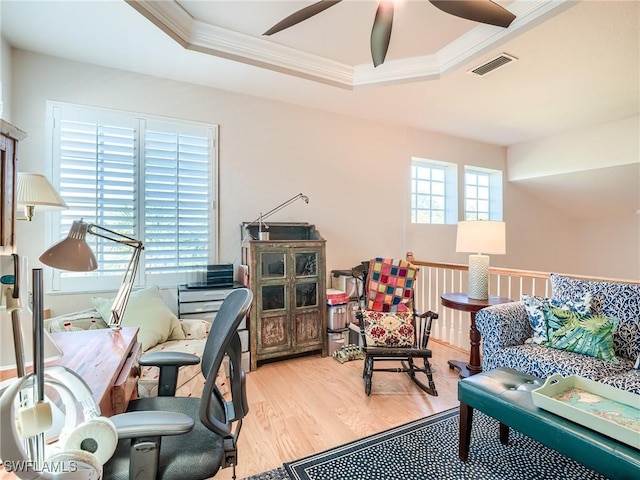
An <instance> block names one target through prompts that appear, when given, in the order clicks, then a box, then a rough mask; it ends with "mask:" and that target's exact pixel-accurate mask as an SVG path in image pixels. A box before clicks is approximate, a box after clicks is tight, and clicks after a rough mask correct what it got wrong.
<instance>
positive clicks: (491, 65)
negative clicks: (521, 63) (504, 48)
mask: <svg viewBox="0 0 640 480" xmlns="http://www.w3.org/2000/svg"><path fill="white" fill-rule="evenodd" d="M517 61H518V58H517V57H514V56H513V55H509V54H507V53H501V54H500V55H498V56H497V57H495V58H492V59H491V60H489V61H488V62H484V63H483V64H482V65H478V66H476V67H473V68H472V69H471V70H467V73H472V74H474V75H477V76H479V77H484V76H486V75H489V74H490V73H493V72H495V71H496V70H498V69H499V68H502V67H504V66H506V65H509V64H510V63H513V62H517Z"/></svg>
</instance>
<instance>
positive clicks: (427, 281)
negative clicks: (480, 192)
mask: <svg viewBox="0 0 640 480" xmlns="http://www.w3.org/2000/svg"><path fill="white" fill-rule="evenodd" d="M407 261H409V262H411V263H413V264H414V265H417V266H419V267H421V268H420V269H421V272H420V275H419V277H418V283H417V286H416V289H415V295H416V306H417V307H418V309H419V310H420V311H426V310H433V311H434V312H438V313H439V318H438V319H437V320H435V321H434V324H433V327H432V330H431V338H434V339H436V340H438V341H441V342H445V343H448V344H450V345H452V346H455V347H457V348H460V349H463V350H469V323H470V318H469V315H468V314H466V313H465V312H460V311H457V310H452V309H449V308H445V307H443V306H442V305H441V303H440V296H441V295H442V294H443V293H448V292H465V291H466V290H467V272H468V270H469V267H468V266H467V265H461V264H456V263H441V262H428V261H424V260H417V259H416V258H415V257H414V256H413V253H412V252H408V253H407ZM562 275H564V276H567V277H572V278H579V279H581V280H595V281H608V282H618V283H630V284H634V285H640V280H627V279H615V278H603V277H591V276H585V275H575V274H565V273H562ZM489 293H490V294H491V295H497V296H502V297H508V298H511V299H512V300H514V301H519V300H520V299H521V298H522V295H540V296H545V297H548V296H551V282H550V279H549V272H536V271H531V270H518V269H513V268H499V267H489Z"/></svg>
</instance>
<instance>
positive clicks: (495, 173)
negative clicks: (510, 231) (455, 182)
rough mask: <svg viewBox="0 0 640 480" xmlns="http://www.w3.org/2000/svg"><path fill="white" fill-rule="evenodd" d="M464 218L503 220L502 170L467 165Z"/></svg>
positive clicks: (465, 172)
mask: <svg viewBox="0 0 640 480" xmlns="http://www.w3.org/2000/svg"><path fill="white" fill-rule="evenodd" d="M464 219H465V220H498V221H499V220H502V172H501V171H500V170H491V169H488V168H479V167H465V169H464Z"/></svg>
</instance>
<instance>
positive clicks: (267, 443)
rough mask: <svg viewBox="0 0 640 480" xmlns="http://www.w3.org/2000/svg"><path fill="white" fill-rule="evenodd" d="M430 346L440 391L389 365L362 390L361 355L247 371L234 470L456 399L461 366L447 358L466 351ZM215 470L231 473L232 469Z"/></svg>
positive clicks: (295, 454) (262, 465)
mask: <svg viewBox="0 0 640 480" xmlns="http://www.w3.org/2000/svg"><path fill="white" fill-rule="evenodd" d="M430 347H431V349H432V350H433V358H432V362H431V365H432V368H433V370H434V381H435V383H436V387H437V389H438V396H437V397H433V396H430V395H427V394H425V393H424V392H422V390H420V389H418V388H417V387H416V386H415V384H414V383H413V382H411V380H410V379H409V377H408V376H407V375H404V374H401V373H387V372H374V374H373V387H372V392H371V396H370V397H367V396H366V395H365V393H364V381H363V379H362V364H363V362H362V360H354V361H351V362H346V363H344V364H340V363H339V362H337V361H335V360H334V359H333V358H331V357H325V358H321V357H320V356H319V355H314V356H306V357H300V358H296V359H292V360H283V361H279V362H274V363H268V364H265V365H261V366H260V367H259V368H258V369H257V370H256V371H254V372H250V373H248V374H247V397H248V401H249V408H250V411H249V415H248V416H247V417H246V418H245V420H244V424H243V426H242V431H241V433H240V439H239V442H238V443H239V445H238V455H239V458H238V467H237V476H238V478H245V477H247V476H250V475H255V474H257V473H260V472H263V471H266V470H271V469H273V468H276V467H280V466H282V464H283V463H284V462H287V461H291V460H295V459H297V458H301V457H304V456H306V455H310V454H312V453H316V452H320V451H322V450H326V449H328V448H331V447H335V446H337V445H341V444H343V443H346V442H350V441H352V440H356V439H358V438H362V437H364V436H366V435H370V434H372V433H376V432H380V431H382V430H386V429H388V428H391V427H394V426H397V425H401V424H403V423H407V422H410V421H412V420H415V419H418V418H421V417H424V416H427V415H430V414H432V413H436V412H440V411H442V410H446V409H448V408H451V407H454V406H457V405H458V400H457V383H458V374H457V372H454V371H452V370H449V367H448V365H447V360H449V359H455V360H468V358H469V357H468V353H467V352H463V351H460V350H458V349H455V348H451V347H449V346H447V345H444V344H441V343H438V342H436V341H434V340H432V341H431V343H430ZM215 478H216V479H217V480H219V479H230V478H231V469H230V468H227V469H224V470H221V471H220V472H219V473H218V475H216V477H215Z"/></svg>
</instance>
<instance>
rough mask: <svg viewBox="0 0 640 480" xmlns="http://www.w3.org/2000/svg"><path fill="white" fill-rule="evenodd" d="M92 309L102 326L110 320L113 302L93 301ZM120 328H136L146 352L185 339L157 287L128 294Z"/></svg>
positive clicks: (107, 300) (105, 299)
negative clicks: (169, 341) (160, 344)
mask: <svg viewBox="0 0 640 480" xmlns="http://www.w3.org/2000/svg"><path fill="white" fill-rule="evenodd" d="M91 301H92V302H93V306H94V307H95V309H96V310H97V311H98V312H99V313H100V316H102V318H103V319H104V321H105V322H107V323H108V322H109V318H110V317H111V305H112V304H113V298H110V299H109V298H101V297H93V298H92V299H91ZM121 325H122V326H123V327H138V328H139V329H140V330H139V331H138V340H139V341H140V343H142V350H143V351H146V350H148V349H150V348H152V347H155V346H156V345H157V344H159V343H163V342H166V341H167V340H182V339H184V338H185V336H184V332H183V331H182V327H181V326H180V322H179V321H178V318H177V317H176V316H175V315H174V313H173V312H172V311H171V309H169V307H167V304H166V303H165V302H164V299H163V298H162V295H160V289H159V288H158V287H157V286H153V287H147V288H144V289H142V290H138V291H135V292H132V293H131V296H130V297H129V303H128V304H127V309H126V310H125V312H124V318H123V319H122V324H121Z"/></svg>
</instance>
